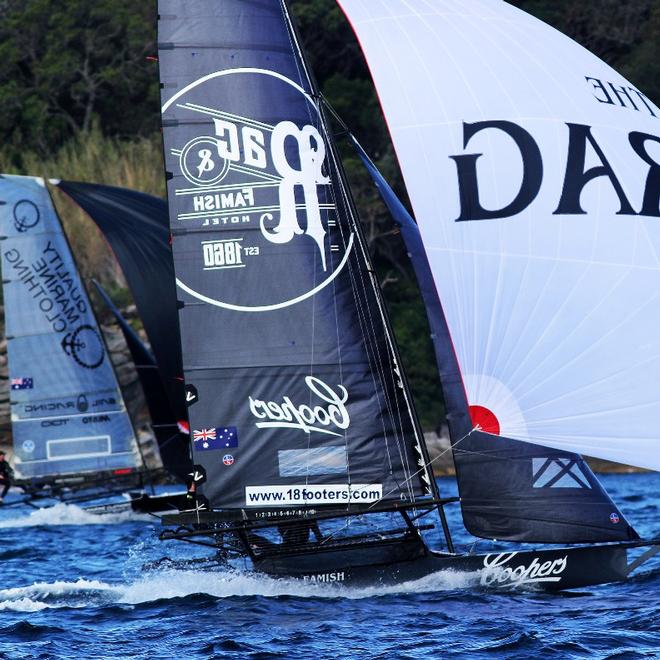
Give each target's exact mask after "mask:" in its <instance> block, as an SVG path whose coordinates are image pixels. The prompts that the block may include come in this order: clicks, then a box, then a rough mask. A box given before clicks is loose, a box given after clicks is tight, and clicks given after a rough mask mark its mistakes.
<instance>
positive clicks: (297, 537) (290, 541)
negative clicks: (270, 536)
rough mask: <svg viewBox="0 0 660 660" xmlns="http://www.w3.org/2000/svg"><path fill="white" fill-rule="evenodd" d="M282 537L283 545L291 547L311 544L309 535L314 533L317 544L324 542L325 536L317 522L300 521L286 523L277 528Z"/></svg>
mask: <svg viewBox="0 0 660 660" xmlns="http://www.w3.org/2000/svg"><path fill="white" fill-rule="evenodd" d="M277 529H278V530H279V532H280V536H281V537H282V544H283V545H287V546H290V547H295V546H297V545H303V544H305V543H309V533H310V532H312V533H313V534H314V537H315V538H316V542H317V543H320V542H321V541H323V534H321V530H320V529H319V524H318V523H317V522H316V520H313V519H312V520H304V519H303V520H299V521H297V522H295V523H293V524H292V523H285V524H280V525H278V526H277Z"/></svg>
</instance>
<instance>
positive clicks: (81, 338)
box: [61, 324, 105, 369]
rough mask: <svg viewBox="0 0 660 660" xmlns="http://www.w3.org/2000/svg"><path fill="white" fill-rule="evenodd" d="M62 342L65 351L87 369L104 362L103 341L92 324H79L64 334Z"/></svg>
mask: <svg viewBox="0 0 660 660" xmlns="http://www.w3.org/2000/svg"><path fill="white" fill-rule="evenodd" d="M61 344H62V349H63V350H64V352H65V353H66V354H67V355H69V356H71V357H72V358H73V359H74V360H75V361H76V362H77V363H78V364H79V365H80V366H81V367H85V369H96V368H98V367H100V366H101V364H102V363H103V358H104V357H105V349H104V347H103V341H102V340H101V337H100V336H99V333H98V332H97V331H96V329H95V328H93V327H92V326H91V325H87V324H85V325H81V326H78V328H76V329H75V330H74V331H73V332H69V333H67V334H66V335H65V336H64V338H63V339H62V342H61Z"/></svg>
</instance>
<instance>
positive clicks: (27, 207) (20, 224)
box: [14, 199, 41, 233]
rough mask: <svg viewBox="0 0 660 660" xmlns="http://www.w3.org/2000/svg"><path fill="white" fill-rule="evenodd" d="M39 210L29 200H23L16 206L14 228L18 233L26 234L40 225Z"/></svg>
mask: <svg viewBox="0 0 660 660" xmlns="http://www.w3.org/2000/svg"><path fill="white" fill-rule="evenodd" d="M40 217H41V216H40V213H39V208H38V207H37V205H36V204H35V203H34V202H32V201H30V200H29V199H21V200H20V201H18V202H16V204H14V227H16V231H19V232H21V233H22V232H26V231H27V230H28V229H32V227H36V226H37V225H38V224H39V218H40Z"/></svg>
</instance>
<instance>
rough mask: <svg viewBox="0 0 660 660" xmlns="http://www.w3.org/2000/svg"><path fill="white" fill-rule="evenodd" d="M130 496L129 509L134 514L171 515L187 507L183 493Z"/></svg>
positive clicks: (134, 494) (137, 494) (136, 494)
mask: <svg viewBox="0 0 660 660" xmlns="http://www.w3.org/2000/svg"><path fill="white" fill-rule="evenodd" d="M130 495H131V509H132V510H133V511H135V512H136V513H172V512H174V511H179V510H181V509H185V508H186V507H187V506H188V505H189V503H188V501H187V500H186V494H185V493H174V494H170V495H149V494H147V493H142V492H141V493H130Z"/></svg>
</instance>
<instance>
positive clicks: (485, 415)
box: [470, 406, 500, 435]
mask: <svg viewBox="0 0 660 660" xmlns="http://www.w3.org/2000/svg"><path fill="white" fill-rule="evenodd" d="M470 417H471V418H472V424H473V425H474V426H475V428H476V427H477V426H478V427H479V428H480V429H481V430H482V431H484V432H485V433H492V434H493V435H499V434H500V422H499V420H498V419H497V417H495V414H494V413H493V412H491V411H490V410H488V408H484V407H483V406H470Z"/></svg>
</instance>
